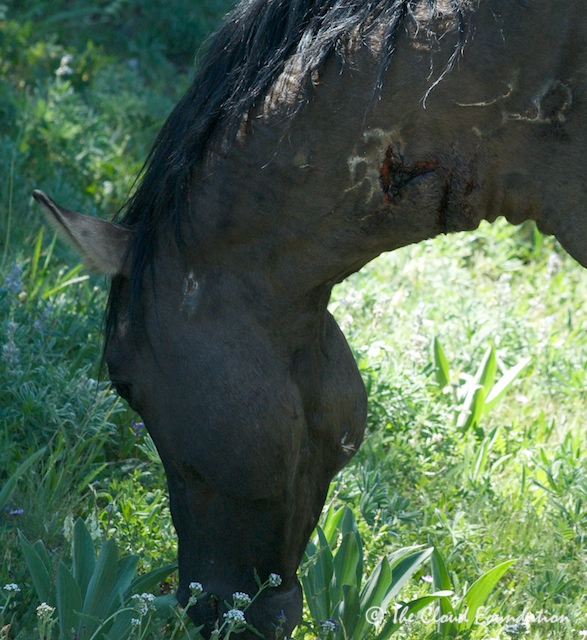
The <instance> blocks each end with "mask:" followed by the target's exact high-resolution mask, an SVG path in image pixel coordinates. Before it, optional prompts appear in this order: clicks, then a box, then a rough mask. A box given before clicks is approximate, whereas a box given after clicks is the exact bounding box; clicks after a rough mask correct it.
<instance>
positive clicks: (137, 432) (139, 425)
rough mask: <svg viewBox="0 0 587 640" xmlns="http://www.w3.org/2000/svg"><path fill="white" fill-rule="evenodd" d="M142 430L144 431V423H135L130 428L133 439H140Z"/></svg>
mask: <svg viewBox="0 0 587 640" xmlns="http://www.w3.org/2000/svg"><path fill="white" fill-rule="evenodd" d="M144 430H145V423H144V422H135V423H134V424H133V426H132V431H133V433H134V436H135V438H140V437H142V435H143V431H144Z"/></svg>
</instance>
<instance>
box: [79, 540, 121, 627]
mask: <svg viewBox="0 0 587 640" xmlns="http://www.w3.org/2000/svg"><path fill="white" fill-rule="evenodd" d="M117 573H118V549H117V547H116V543H115V542H114V540H106V542H104V544H103V545H102V548H101V549H100V553H99V555H98V560H97V561H96V566H95V568H94V573H93V574H92V577H91V579H90V582H89V584H88V589H87V592H86V597H85V600H84V606H83V613H84V616H86V618H85V619H84V620H83V621H82V622H80V624H82V623H83V624H84V625H85V626H86V627H87V632H86V633H87V634H88V637H89V636H91V635H92V633H93V631H94V629H95V628H96V626H97V622H98V621H99V620H100V619H105V618H106V616H107V615H108V612H109V606H110V604H109V603H110V601H111V594H112V585H113V584H115V582H116V575H117Z"/></svg>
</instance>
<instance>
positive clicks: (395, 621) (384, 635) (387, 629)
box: [373, 591, 452, 640]
mask: <svg viewBox="0 0 587 640" xmlns="http://www.w3.org/2000/svg"><path fill="white" fill-rule="evenodd" d="M448 593H450V594H452V591H451V592H446V591H440V592H438V593H433V594H431V595H429V596H423V597H422V598H417V599H416V600H412V601H411V602H407V603H405V604H402V605H401V606H400V607H399V608H397V609H395V610H394V611H393V612H391V611H390V612H389V614H388V618H387V620H386V622H385V624H384V625H383V627H381V629H380V630H379V632H378V633H377V634H376V635H375V636H374V637H373V640H388V638H390V637H391V636H392V635H393V634H394V633H395V632H396V631H397V630H398V629H399V628H400V627H401V626H403V625H405V624H407V623H409V622H410V621H411V620H413V617H412V616H415V615H416V614H417V613H418V612H419V611H422V609H425V608H426V607H428V606H429V605H431V604H433V603H435V602H437V601H438V598H439V597H440V596H446V595H447V594H448Z"/></svg>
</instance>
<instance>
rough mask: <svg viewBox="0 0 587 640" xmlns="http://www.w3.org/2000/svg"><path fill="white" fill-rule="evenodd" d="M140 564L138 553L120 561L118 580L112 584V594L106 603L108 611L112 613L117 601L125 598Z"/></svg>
mask: <svg viewBox="0 0 587 640" xmlns="http://www.w3.org/2000/svg"><path fill="white" fill-rule="evenodd" d="M138 564H139V556H136V555H131V556H126V557H125V558H122V560H120V562H119V563H118V574H117V576H116V582H114V584H111V585H110V595H109V597H108V599H107V600H106V602H105V604H104V607H105V609H106V612H107V613H111V612H112V610H113V608H114V606H115V605H116V603H117V602H120V601H121V600H122V599H123V596H124V594H125V593H126V592H127V591H128V589H129V587H130V585H131V583H132V580H133V578H134V577H135V573H136V571H137V566H138Z"/></svg>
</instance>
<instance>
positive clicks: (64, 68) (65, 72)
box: [55, 54, 73, 77]
mask: <svg viewBox="0 0 587 640" xmlns="http://www.w3.org/2000/svg"><path fill="white" fill-rule="evenodd" d="M72 60H73V56H72V55H71V54H68V55H65V56H63V57H62V58H61V61H60V62H59V68H58V69H57V70H56V71H55V75H56V76H58V77H60V76H70V75H71V74H72V73H73V69H72V68H71V67H70V66H69V63H70V62H71V61H72Z"/></svg>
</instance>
